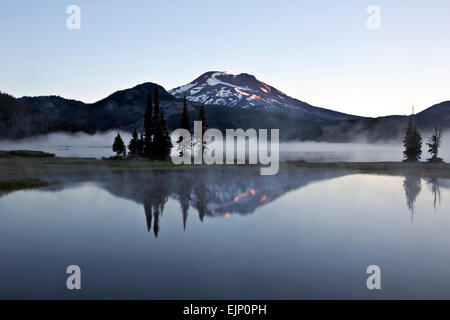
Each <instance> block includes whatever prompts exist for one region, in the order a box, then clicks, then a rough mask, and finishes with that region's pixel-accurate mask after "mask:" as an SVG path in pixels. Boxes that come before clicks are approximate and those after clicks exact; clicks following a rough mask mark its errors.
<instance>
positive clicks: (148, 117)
mask: <svg viewBox="0 0 450 320" xmlns="http://www.w3.org/2000/svg"><path fill="white" fill-rule="evenodd" d="M152 109H153V103H152V96H151V94H148V95H147V107H146V108H145V114H144V150H143V151H144V156H145V157H147V158H150V157H151V156H152V137H153V133H154V132H153V131H154V130H153V127H154V122H153V119H152Z"/></svg>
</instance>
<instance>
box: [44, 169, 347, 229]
mask: <svg viewBox="0 0 450 320" xmlns="http://www.w3.org/2000/svg"><path fill="white" fill-rule="evenodd" d="M347 174H348V173H347V172H342V171H339V172H326V171H314V170H293V171H282V172H279V173H278V174H277V175H276V176H260V175H259V171H257V170H245V169H244V170H243V169H217V170H216V169H214V170H203V169H195V170H156V171H137V170H128V171H113V172H111V171H99V172H84V173H79V172H77V173H73V174H70V173H65V174H63V175H59V176H55V175H53V176H46V177H44V178H45V179H49V180H57V181H61V182H62V183H61V184H60V185H57V186H53V187H50V188H47V190H54V191H58V190H61V189H62V188H67V187H70V186H72V185H74V184H78V183H84V182H93V183H95V184H97V185H98V186H100V187H101V188H102V189H105V190H107V191H108V192H110V193H112V194H113V195H115V196H117V197H121V198H126V199H130V200H133V201H135V202H137V203H140V204H142V205H143V207H144V213H145V221H146V225H147V230H148V231H149V232H153V234H154V236H155V237H158V234H159V232H160V219H161V218H162V216H163V214H164V207H165V204H166V202H167V201H168V199H169V197H170V198H172V199H175V200H176V201H178V202H179V205H180V213H181V214H180V215H181V217H180V218H181V219H180V220H182V228H183V230H186V228H188V217H189V215H190V214H192V213H190V212H191V211H192V210H195V211H196V212H197V213H198V219H199V220H200V221H203V220H204V219H205V217H225V218H227V217H230V215H232V214H239V215H246V214H251V213H253V212H254V211H255V210H256V209H257V208H259V207H261V206H263V205H265V204H267V203H270V202H272V201H274V200H275V199H277V198H279V197H280V196H281V195H283V194H285V193H287V192H289V191H291V190H295V189H299V188H302V187H305V186H306V185H308V184H310V183H312V182H315V181H321V180H326V179H331V178H336V177H341V176H345V175H347ZM191 218H193V217H191Z"/></svg>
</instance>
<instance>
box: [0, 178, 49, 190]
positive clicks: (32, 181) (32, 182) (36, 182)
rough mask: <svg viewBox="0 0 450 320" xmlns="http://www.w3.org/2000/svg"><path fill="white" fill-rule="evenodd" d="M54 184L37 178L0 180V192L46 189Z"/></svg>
mask: <svg viewBox="0 0 450 320" xmlns="http://www.w3.org/2000/svg"><path fill="white" fill-rule="evenodd" d="M52 184H55V182H48V181H44V180H41V179H37V178H21V179H0V191H16V190H22V189H34V188H40V187H47V186H50V185H52Z"/></svg>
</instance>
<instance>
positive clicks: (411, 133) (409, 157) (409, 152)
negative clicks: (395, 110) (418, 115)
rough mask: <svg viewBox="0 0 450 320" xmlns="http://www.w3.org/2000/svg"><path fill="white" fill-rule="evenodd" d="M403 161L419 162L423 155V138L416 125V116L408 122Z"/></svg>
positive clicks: (412, 116)
mask: <svg viewBox="0 0 450 320" xmlns="http://www.w3.org/2000/svg"><path fill="white" fill-rule="evenodd" d="M403 147H404V151H403V156H404V160H403V161H408V162H410V161H419V160H420V156H421V154H422V136H421V135H420V133H419V131H417V128H416V126H415V124H414V115H411V116H410V117H409V120H408V127H407V128H406V132H405V137H404V138H403Z"/></svg>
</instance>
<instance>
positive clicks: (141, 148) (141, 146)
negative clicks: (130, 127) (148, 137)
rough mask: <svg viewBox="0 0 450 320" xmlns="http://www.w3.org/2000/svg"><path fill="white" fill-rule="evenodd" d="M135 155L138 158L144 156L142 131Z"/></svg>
mask: <svg viewBox="0 0 450 320" xmlns="http://www.w3.org/2000/svg"><path fill="white" fill-rule="evenodd" d="M137 154H138V156H140V157H143V156H144V133H143V132H142V131H141V136H140V138H139V139H138V143H137Z"/></svg>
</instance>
